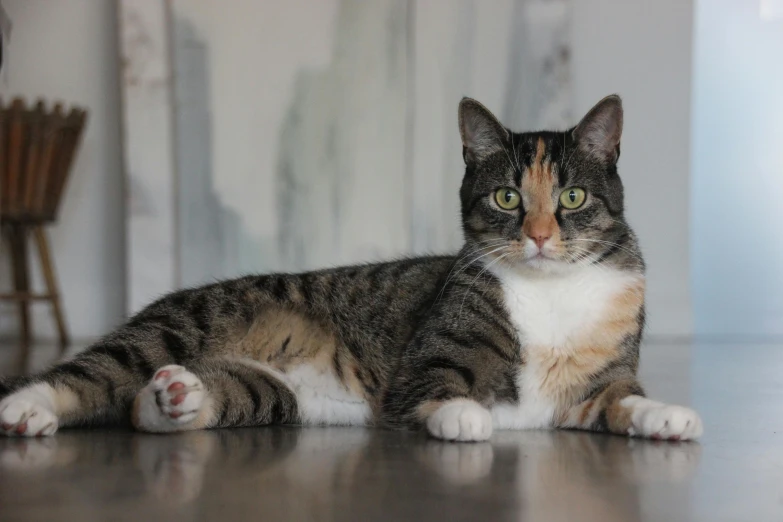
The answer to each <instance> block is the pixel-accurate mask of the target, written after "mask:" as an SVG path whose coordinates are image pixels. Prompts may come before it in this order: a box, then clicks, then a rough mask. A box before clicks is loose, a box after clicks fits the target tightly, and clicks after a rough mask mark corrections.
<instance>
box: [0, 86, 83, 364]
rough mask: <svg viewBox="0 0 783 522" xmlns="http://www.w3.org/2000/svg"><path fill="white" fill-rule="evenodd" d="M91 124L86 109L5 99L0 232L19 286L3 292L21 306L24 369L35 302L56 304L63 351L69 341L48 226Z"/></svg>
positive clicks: (0, 108)
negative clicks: (33, 256)
mask: <svg viewBox="0 0 783 522" xmlns="http://www.w3.org/2000/svg"><path fill="white" fill-rule="evenodd" d="M86 120H87V113H86V111H85V110H83V109H80V108H72V109H71V111H70V112H69V113H68V114H64V113H63V107H62V105H61V104H59V103H58V104H57V105H55V106H54V109H53V110H52V111H51V112H47V110H46V104H45V103H44V102H43V101H40V100H39V101H38V102H37V103H36V104H35V106H34V107H31V108H27V106H26V105H25V102H24V100H22V99H21V98H16V99H14V100H13V101H12V103H11V104H10V105H9V106H5V105H4V104H3V101H2V100H0V228H1V229H2V236H3V239H5V240H6V241H7V244H8V246H9V250H8V251H9V252H10V258H11V267H12V272H13V286H14V289H13V292H11V293H8V294H0V299H3V300H11V301H16V302H17V303H18V310H19V329H20V342H21V357H20V369H21V370H22V371H24V369H25V368H26V367H27V364H28V359H29V355H30V343H31V334H30V310H29V306H30V304H32V303H33V302H34V301H48V302H49V303H50V305H51V307H52V312H53V315H54V319H55V323H56V325H57V332H58V336H59V344H60V350H61V352H62V351H64V350H65V348H66V347H67V346H68V343H69V339H68V329H67V327H66V324H65V317H64V315H63V310H62V303H61V300H60V293H59V289H58V285H57V277H56V276H55V271H54V263H53V261H52V255H51V249H50V247H49V240H48V237H47V234H46V231H45V229H44V227H45V226H47V225H50V224H52V223H53V222H54V221H55V220H56V217H57V211H58V209H59V206H60V200H61V199H62V194H63V189H64V188H65V184H66V181H67V180H68V174H69V171H70V168H71V164H72V162H73V158H74V156H75V154H76V150H77V148H78V146H79V142H80V138H81V135H82V131H83V130H84V125H85V123H86ZM30 239H32V240H33V242H34V243H35V245H36V247H37V250H38V255H39V257H40V260H41V270H42V272H43V279H44V283H45V285H46V292H45V293H41V294H36V293H33V292H32V291H31V285H30V259H29V256H28V241H29V240H30Z"/></svg>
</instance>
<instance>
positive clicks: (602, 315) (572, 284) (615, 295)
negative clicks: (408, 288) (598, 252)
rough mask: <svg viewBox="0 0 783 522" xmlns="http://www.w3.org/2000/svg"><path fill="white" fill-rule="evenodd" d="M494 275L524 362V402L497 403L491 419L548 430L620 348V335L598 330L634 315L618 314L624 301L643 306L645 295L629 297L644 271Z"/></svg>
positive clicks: (520, 383) (520, 384)
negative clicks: (576, 392)
mask: <svg viewBox="0 0 783 522" xmlns="http://www.w3.org/2000/svg"><path fill="white" fill-rule="evenodd" d="M496 275H497V276H498V277H499V279H500V281H501V285H502V289H503V299H504V303H505V306H506V309H507V311H508V313H509V317H510V319H511V322H512V324H513V325H514V327H515V329H516V330H517V334H518V336H519V341H520V346H521V350H522V360H523V361H524V363H523V364H522V365H521V366H520V368H519V371H518V374H517V378H516V385H517V391H518V394H519V401H518V402H515V403H497V404H495V405H494V406H493V407H492V416H493V424H494V426H495V428H496V429H526V428H544V427H549V426H551V425H552V422H553V418H554V415H555V412H556V411H557V410H558V408H559V407H560V406H562V405H561V404H560V402H561V401H562V400H563V399H564V398H565V397H567V396H569V395H570V392H572V391H573V390H574V389H575V388H574V387H575V386H580V385H584V383H585V382H586V381H589V378H590V375H592V373H593V372H594V371H596V370H597V369H599V368H600V367H601V366H603V364H604V361H605V360H606V357H611V356H612V354H613V353H614V352H613V349H614V346H613V345H614V344H615V341H616V339H613V338H611V336H606V335H603V334H602V333H599V334H596V331H599V332H602V331H604V330H606V331H609V330H612V329H617V324H615V323H618V319H619V318H620V317H630V316H633V315H635V313H636V312H635V310H628V311H627V312H628V314H627V315H626V314H618V305H619V306H621V307H625V304H626V302H631V301H633V303H634V304H633V307H634V308H636V307H637V306H638V305H639V303H641V299H642V297H639V300H638V302H637V301H636V300H631V301H629V300H624V299H623V297H624V296H626V295H627V294H628V293H629V292H631V293H633V295H636V293H637V292H639V288H640V284H641V281H642V280H641V277H642V276H640V275H637V274H628V273H623V272H619V271H610V270H608V269H604V268H601V269H597V268H596V269H591V268H584V269H581V270H579V271H574V272H573V273H569V274H565V275H560V276H546V277H523V276H519V275H517V274H508V273H503V272H500V273H496ZM610 325H613V326H611V328H609V326H610ZM616 333H618V334H621V332H616Z"/></svg>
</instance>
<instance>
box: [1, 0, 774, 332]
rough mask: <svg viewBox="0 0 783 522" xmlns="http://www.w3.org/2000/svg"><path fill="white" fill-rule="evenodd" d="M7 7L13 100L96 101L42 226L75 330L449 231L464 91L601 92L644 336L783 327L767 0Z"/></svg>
mask: <svg viewBox="0 0 783 522" xmlns="http://www.w3.org/2000/svg"><path fill="white" fill-rule="evenodd" d="M0 5H2V8H3V10H4V12H5V13H6V15H7V16H6V17H5V18H4V20H5V21H4V22H3V25H2V26H0V28H2V31H3V64H2V71H1V72H0V98H2V100H3V104H4V106H6V105H8V104H10V100H12V99H13V98H15V97H18V96H21V97H24V98H25V99H26V100H27V103H28V104H32V103H34V102H35V100H37V99H38V98H43V99H44V100H45V101H46V102H47V103H48V104H53V103H55V102H58V101H60V102H62V103H63V104H64V105H65V106H66V108H67V107H70V106H77V107H79V108H83V109H84V110H85V111H86V113H87V115H88V116H87V123H86V126H85V127H84V130H83V133H82V134H81V137H80V141H79V146H78V149H77V151H76V153H75V159H74V161H73V163H72V164H71V165H70V169H69V176H68V182H67V185H66V186H65V189H64V192H63V195H62V202H61V204H60V205H59V211H58V213H57V217H56V220H55V221H54V222H53V223H50V224H48V225H47V230H48V234H49V236H50V238H51V241H50V243H51V257H52V259H53V263H54V265H55V270H56V273H57V279H58V280H59V295H60V299H61V301H62V307H63V310H64V316H65V321H66V322H67V327H68V330H69V331H70V335H71V337H72V338H73V339H74V343H75V344H76V345H81V346H84V344H85V343H87V342H89V341H90V340H92V339H95V338H96V337H98V336H100V335H102V334H104V333H106V332H107V331H108V330H110V329H111V328H113V327H115V326H117V325H118V324H120V323H121V322H122V321H123V320H124V318H126V317H127V315H128V314H130V313H133V312H135V311H138V310H139V308H140V307H141V306H143V305H144V304H145V303H148V302H149V301H150V300H151V299H153V298H155V297H157V296H159V295H160V294H162V293H165V292H166V291H169V290H171V289H174V288H178V287H182V286H190V285H195V284H199V283H203V282H208V281H211V280H213V279H215V278H224V277H232V276H236V275H239V274H244V273H248V272H256V271H269V270H301V269H310V268H316V267H323V266H331V265H336V264H342V263H348V262H356V261H372V260H376V259H383V258H388V257H391V256H397V255H403V254H410V253H416V254H420V253H440V252H449V251H453V250H456V249H457V248H458V247H459V245H460V242H461V237H460V233H459V216H458V196H457V191H458V188H459V183H460V180H461V177H462V174H463V163H462V158H461V145H460V140H459V135H458V131H457V119H456V109H457V103H458V101H459V99H460V98H461V97H462V96H471V97H474V98H476V99H478V100H480V101H481V102H483V103H484V104H485V105H487V106H488V107H489V108H490V109H491V110H492V111H493V112H495V114H497V115H498V116H499V118H500V119H501V120H502V121H503V122H504V123H505V124H507V125H508V126H509V127H511V128H513V129H515V130H532V129H538V128H543V127H554V128H559V129H562V128H566V127H569V126H571V125H573V124H575V123H576V122H577V121H578V119H579V118H580V117H581V115H582V114H583V113H585V112H586V111H587V110H588V109H589V108H590V107H591V106H592V105H593V104H594V103H595V102H597V101H598V100H599V99H600V98H602V97H603V96H605V95H607V94H610V93H618V94H620V95H621V96H622V97H623V99H624V102H625V110H626V116H625V131H624V135H623V142H622V147H623V153H622V157H621V159H620V166H619V168H620V173H621V176H622V177H623V180H624V183H625V187H626V198H627V199H626V201H627V215H628V218H629V221H630V222H631V224H632V225H633V226H634V228H635V229H636V231H637V233H638V235H639V236H640V238H641V243H642V247H643V251H644V254H645V257H646V259H647V261H648V266H649V280H648V311H649V315H648V318H649V330H648V335H649V338H650V339H651V340H657V341H676V342H682V341H683V340H688V339H696V340H708V341H710V342H714V341H723V340H732V339H734V340H737V339H743V340H748V339H750V340H760V341H765V340H774V339H776V338H779V337H781V336H783V323H782V322H781V320H780V317H781V309H783V297H782V296H783V270H781V269H780V266H781V262H783V247H781V245H783V241H781V240H783V228H781V227H780V226H779V224H780V222H781V219H780V204H779V202H778V201H777V195H778V194H779V193H780V189H781V186H782V182H781V174H783V153H781V147H780V143H781V141H782V140H783V99H782V98H781V95H780V93H781V92H783V69H782V68H781V67H780V66H779V65H777V64H778V62H779V61H780V57H781V56H783V0H656V1H655V2H650V1H644V0H481V1H479V0H372V1H360V0H317V1H316V0H289V1H287V2H278V1H272V0H268V1H266V0H253V1H251V0H224V1H221V2H215V1H210V0H170V1H167V2H166V1H163V0H119V1H112V0H56V1H52V0H0ZM0 153H4V154H9V153H8V151H7V150H6V151H5V152H3V150H0ZM9 157H10V156H6V160H5V161H8V158H9ZM6 252H8V249H7V247H6V243H3V252H0V253H2V254H3V255H0V285H2V288H3V291H5V289H8V288H12V287H14V285H13V283H14V282H15V280H13V279H14V278H12V276H11V274H12V272H13V271H12V270H11V266H10V265H11V262H10V260H9V256H7V255H5V253H6ZM40 269H41V267H40V266H39V261H37V258H35V256H31V257H30V273H31V282H30V284H31V286H32V287H41V286H43V285H44V283H45V281H43V279H42V276H41V270H40ZM25 302H27V301H25ZM0 306H2V308H0V321H1V324H0V339H2V340H3V343H2V344H3V345H4V346H5V345H8V346H13V345H14V343H15V342H16V339H17V338H18V335H19V334H18V333H17V332H18V331H19V326H20V325H19V313H18V312H19V305H18V304H17V303H16V302H14V301H10V300H9V301H5V302H3V303H2V304H0ZM31 309H32V310H33V311H32V312H31V313H32V317H31V324H32V332H33V333H34V335H35V339H36V340H37V341H42V342H46V341H48V340H54V339H56V338H57V330H56V328H55V323H54V322H52V321H51V320H50V317H49V316H48V314H49V310H48V307H47V306H46V304H45V303H44V304H40V305H38V304H36V305H35V306H33V307H32V308H31Z"/></svg>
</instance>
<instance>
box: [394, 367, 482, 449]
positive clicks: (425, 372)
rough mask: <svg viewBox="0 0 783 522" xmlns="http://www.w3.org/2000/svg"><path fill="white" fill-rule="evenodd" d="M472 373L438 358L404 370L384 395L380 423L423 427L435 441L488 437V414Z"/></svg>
mask: <svg viewBox="0 0 783 522" xmlns="http://www.w3.org/2000/svg"><path fill="white" fill-rule="evenodd" d="M475 381H476V376H475V372H474V371H473V370H472V369H471V368H469V367H468V366H467V365H464V366H463V365H461V364H459V363H457V362H452V361H451V360H448V361H447V360H446V359H445V358H442V357H433V358H430V359H427V360H424V361H422V362H421V363H420V364H419V365H418V366H417V367H416V368H415V369H414V368H410V367H405V368H403V369H401V371H400V375H398V377H397V379H396V380H395V381H394V382H392V384H391V386H390V387H389V390H388V391H387V393H386V394H385V397H384V402H383V408H382V421H383V424H384V425H386V426H390V427H417V426H422V425H423V426H425V427H426V429H427V432H428V433H429V434H430V435H431V436H432V437H435V438H437V439H442V440H450V441H459V442H477V441H483V440H487V439H489V437H490V436H491V435H492V414H491V413H490V411H489V409H487V407H486V406H485V405H484V404H483V401H482V397H481V396H480V395H478V394H477V390H480V389H481V387H477V386H475Z"/></svg>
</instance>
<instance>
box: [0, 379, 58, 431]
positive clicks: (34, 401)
mask: <svg viewBox="0 0 783 522" xmlns="http://www.w3.org/2000/svg"><path fill="white" fill-rule="evenodd" d="M50 390H51V387H50V386H49V385H47V384H34V385H32V386H30V387H28V388H24V389H22V390H19V391H18V392H15V393H13V394H11V395H9V396H8V397H6V398H5V399H3V400H2V401H0V434H3V435H7V436H12V437H13V436H17V437H40V436H43V435H53V434H54V432H55V431H57V415H55V413H54V411H53V410H54V405H53V401H52V398H51V393H50Z"/></svg>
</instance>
